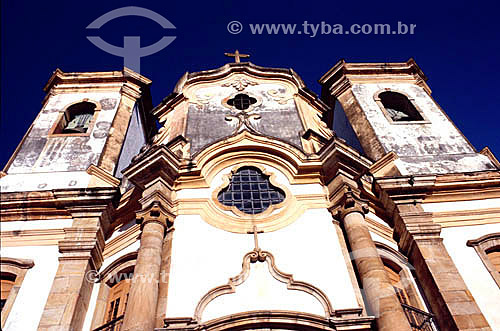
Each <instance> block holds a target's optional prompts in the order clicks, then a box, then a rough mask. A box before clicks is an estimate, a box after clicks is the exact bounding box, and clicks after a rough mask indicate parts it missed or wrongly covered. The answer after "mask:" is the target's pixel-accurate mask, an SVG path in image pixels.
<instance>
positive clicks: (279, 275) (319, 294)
mask: <svg viewBox="0 0 500 331" xmlns="http://www.w3.org/2000/svg"><path fill="white" fill-rule="evenodd" d="M256 262H267V264H268V267H269V272H270V273H271V275H272V276H273V277H274V279H276V280H278V281H279V282H281V283H285V284H286V285H287V289H289V290H298V291H303V292H305V293H307V294H310V295H312V296H313V297H315V298H316V299H317V300H318V301H319V302H320V303H321V305H322V306H323V309H324V312H325V317H326V318H329V317H332V316H335V310H334V309H333V307H332V305H331V303H330V300H329V299H328V297H327V296H326V295H325V294H324V293H323V291H321V290H320V289H318V288H317V287H315V286H314V285H311V284H309V283H306V282H302V281H296V280H294V279H293V276H292V275H291V274H287V273H284V272H282V271H280V270H279V269H278V268H277V267H276V264H275V260H274V256H273V255H272V254H271V253H270V252H267V251H262V250H260V249H259V248H258V247H256V249H254V250H253V251H251V252H249V253H247V254H245V256H244V257H243V268H242V270H241V272H240V273H239V274H238V275H237V276H235V277H231V278H229V282H228V283H227V284H226V285H222V286H218V287H215V288H213V289H212V290H210V291H209V292H208V293H206V294H205V295H204V296H203V297H202V298H201V300H200V301H199V302H198V305H197V306H196V309H195V312H194V320H195V321H197V322H201V320H202V314H203V311H204V309H205V307H206V306H207V305H208V304H209V303H210V302H211V301H212V300H214V299H215V298H217V297H218V296H221V295H225V294H232V293H235V292H236V286H238V285H241V284H242V283H243V282H245V280H246V279H247V278H248V276H249V275H250V263H256Z"/></svg>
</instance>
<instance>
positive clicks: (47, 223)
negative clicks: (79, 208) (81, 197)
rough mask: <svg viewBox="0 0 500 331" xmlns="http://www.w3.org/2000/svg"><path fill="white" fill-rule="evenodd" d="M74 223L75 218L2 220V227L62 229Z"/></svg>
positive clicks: (8, 228)
mask: <svg viewBox="0 0 500 331" xmlns="http://www.w3.org/2000/svg"><path fill="white" fill-rule="evenodd" d="M72 224H73V219H71V218H63V219H54V220H36V221H13V222H2V226H1V229H2V231H15V230H43V229H62V228H66V227H70V226H71V225H72Z"/></svg>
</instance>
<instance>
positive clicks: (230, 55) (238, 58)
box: [224, 50, 250, 63]
mask: <svg viewBox="0 0 500 331" xmlns="http://www.w3.org/2000/svg"><path fill="white" fill-rule="evenodd" d="M224 55H225V56H229V57H234V62H235V63H240V58H241V57H250V54H240V52H239V51H238V50H236V51H235V52H234V53H224Z"/></svg>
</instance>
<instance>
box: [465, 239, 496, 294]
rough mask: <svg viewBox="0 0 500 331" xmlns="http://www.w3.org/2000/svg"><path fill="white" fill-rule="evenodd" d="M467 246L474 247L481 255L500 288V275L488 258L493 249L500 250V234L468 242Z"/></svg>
mask: <svg viewBox="0 0 500 331" xmlns="http://www.w3.org/2000/svg"><path fill="white" fill-rule="evenodd" d="M467 246H469V247H473V248H474V249H475V250H476V253H477V254H478V255H479V258H480V259H481V261H483V263H484V266H485V267H486V269H488V272H489V273H490V275H491V277H493V280H494V281H495V283H497V285H498V287H500V273H499V272H498V270H496V268H495V266H494V265H493V263H491V261H490V259H489V258H488V252H489V251H490V250H492V249H500V232H496V233H490V234H487V235H484V236H482V237H479V238H477V239H473V240H469V241H467Z"/></svg>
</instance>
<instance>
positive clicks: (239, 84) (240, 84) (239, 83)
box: [222, 77, 259, 92]
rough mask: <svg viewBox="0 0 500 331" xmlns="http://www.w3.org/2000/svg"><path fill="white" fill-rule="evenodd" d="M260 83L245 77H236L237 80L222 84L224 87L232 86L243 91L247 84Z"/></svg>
mask: <svg viewBox="0 0 500 331" xmlns="http://www.w3.org/2000/svg"><path fill="white" fill-rule="evenodd" d="M258 84H259V83H257V82H254V81H251V80H248V79H246V78H244V77H240V78H236V79H235V80H232V81H230V82H228V83H225V84H222V86H223V87H232V88H234V89H236V91H239V92H241V91H243V90H244V89H245V88H246V87H247V86H249V85H252V86H255V85H258Z"/></svg>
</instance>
